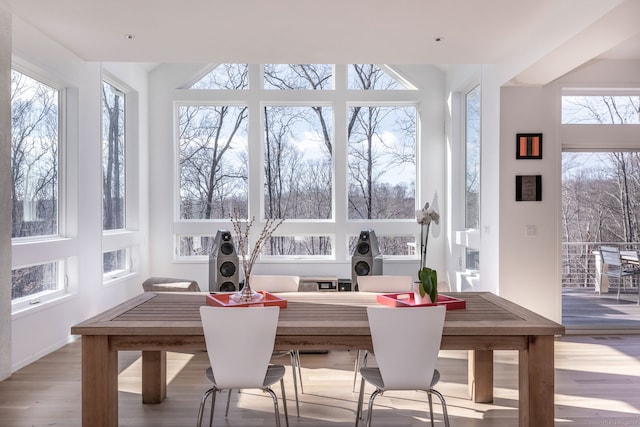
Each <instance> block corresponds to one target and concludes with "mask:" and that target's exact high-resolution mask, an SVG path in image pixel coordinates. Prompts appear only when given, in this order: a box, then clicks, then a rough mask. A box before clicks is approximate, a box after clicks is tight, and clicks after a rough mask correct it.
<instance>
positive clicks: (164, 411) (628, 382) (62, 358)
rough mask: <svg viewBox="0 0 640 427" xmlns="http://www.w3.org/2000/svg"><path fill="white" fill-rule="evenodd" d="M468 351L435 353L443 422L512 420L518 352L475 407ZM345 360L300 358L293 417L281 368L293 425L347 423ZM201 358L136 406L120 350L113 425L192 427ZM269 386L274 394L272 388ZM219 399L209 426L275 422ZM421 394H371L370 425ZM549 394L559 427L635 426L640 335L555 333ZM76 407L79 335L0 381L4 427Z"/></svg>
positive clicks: (266, 408) (393, 416)
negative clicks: (157, 398) (300, 390)
mask: <svg viewBox="0 0 640 427" xmlns="http://www.w3.org/2000/svg"><path fill="white" fill-rule="evenodd" d="M466 356H467V354H466V352H462V351H442V352H441V357H440V359H439V369H440V371H441V372H442V381H441V383H440V384H439V386H438V387H437V388H438V389H439V390H440V391H441V392H442V393H443V394H444V395H445V398H446V400H447V404H448V408H449V415H450V419H451V425H452V426H461V427H471V426H474V427H480V426H487V427H489V426H491V427H507V426H509V427H511V426H516V425H517V404H518V393H517V354H516V353H515V352H510V351H508V352H496V362H497V363H496V369H495V387H496V388H495V402H494V404H492V405H487V404H474V403H473V402H471V401H470V400H469V399H468V398H467V385H466V375H467V362H466ZM353 357H354V355H353V353H349V352H330V353H328V354H303V355H302V365H303V372H302V375H303V381H304V387H305V393H304V394H303V395H301V397H300V400H301V402H300V405H301V407H300V410H301V417H300V418H296V416H295V402H294V400H293V396H294V395H293V385H292V381H291V376H290V374H289V373H287V376H286V377H285V378H286V380H287V383H286V392H287V404H288V407H289V420H290V424H291V426H305V427H315V426H319V427H320V426H352V425H353V424H354V416H355V415H354V414H355V406H356V401H357V393H353V392H352V391H351V388H352V381H353ZM283 362H284V363H286V361H285V360H283ZM206 365H207V360H206V354H205V353H196V354H183V353H169V363H168V366H169V373H168V377H170V378H171V382H170V384H169V386H168V397H167V399H166V400H165V402H164V403H162V404H160V405H143V404H142V403H141V397H140V381H139V378H140V359H139V353H137V352H126V353H121V356H120V368H121V374H120V377H119V388H120V393H119V408H120V418H119V419H120V425H121V426H131V427H141V426H145V427H152V426H153V427H158V426H170V427H182V426H189V427H191V426H193V425H195V420H196V415H197V409H198V403H199V399H200V396H201V393H202V392H203V391H204V390H205V389H206V388H207V381H206V379H205V378H204V375H203V373H204V369H205V366H206ZM275 391H276V393H277V394H278V396H280V390H279V387H276V388H275ZM370 391H371V390H370V389H368V390H367V392H370ZM224 397H226V395H223V398H222V399H219V400H218V404H219V405H217V406H216V417H215V419H214V425H225V426H242V427H247V426H262V425H265V426H273V425H275V420H274V418H273V410H272V408H273V407H272V404H271V400H270V398H269V397H268V396H267V395H265V394H262V393H261V392H258V391H252V390H247V391H243V392H242V393H240V394H236V393H234V394H233V399H232V407H231V411H230V414H229V418H227V419H225V418H224V400H225V399H224ZM424 397H425V395H424V394H423V393H419V392H407V393H402V394H385V395H384V396H382V397H379V398H378V399H376V406H375V409H374V420H373V421H374V422H373V424H374V425H376V426H388V427H392V426H393V427H399V426H418V425H420V426H424V425H428V423H427V419H428V415H427V413H426V412H425V410H426V405H425V404H424V403H423V402H424ZM555 401H556V410H555V414H556V425H557V426H563V425H567V426H572V427H574V426H597V425H601V426H607V425H627V426H629V425H640V336H636V335H622V336H599V337H589V336H565V337H562V338H559V339H558V340H557V342H556V396H555ZM435 412H436V421H437V424H436V425H443V424H442V412H441V407H440V405H437V404H436V405H435ZM80 414H81V407H80V342H74V343H72V344H69V345H67V346H66V347H64V348H62V349H60V350H58V351H56V352H54V353H52V354H50V355H48V356H46V357H44V358H42V359H41V360H39V361H37V362H35V363H33V364H31V365H29V366H27V367H25V368H23V369H21V370H20V371H18V372H16V373H15V374H14V375H12V377H11V378H9V379H7V380H5V381H3V382H1V383H0V426H2V427H23V426H24V427H32V426H64V427H75V426H79V425H80ZM283 421H284V420H283ZM283 426H284V422H283Z"/></svg>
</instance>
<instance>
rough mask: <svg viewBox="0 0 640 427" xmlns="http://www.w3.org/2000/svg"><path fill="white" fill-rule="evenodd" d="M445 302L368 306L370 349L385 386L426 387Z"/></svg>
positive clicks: (441, 327)
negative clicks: (371, 342)
mask: <svg viewBox="0 0 640 427" xmlns="http://www.w3.org/2000/svg"><path fill="white" fill-rule="evenodd" d="M445 311H446V309H445V307H444V306H432V307H410V308H393V307H382V306H372V307H367V316H368V317H369V328H370V329H371V338H372V340H373V352H374V353H375V355H376V362H377V363H378V368H379V369H380V374H381V375H382V380H383V381H384V386H385V389H388V390H394V389H395V390H416V389H422V390H424V389H426V388H428V387H429V385H430V384H431V379H432V378H433V371H434V369H435V367H436V362H437V360H438V352H439V351H440V341H441V340H442V329H443V326H444V317H445Z"/></svg>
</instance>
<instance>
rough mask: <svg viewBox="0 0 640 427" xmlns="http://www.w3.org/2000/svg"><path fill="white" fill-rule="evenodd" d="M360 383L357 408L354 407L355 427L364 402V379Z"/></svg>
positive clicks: (360, 415)
mask: <svg viewBox="0 0 640 427" xmlns="http://www.w3.org/2000/svg"><path fill="white" fill-rule="evenodd" d="M361 381H362V382H361V383H360V393H358V406H357V407H356V427H358V421H360V419H361V418H362V403H363V400H364V378H363V379H362V380H361Z"/></svg>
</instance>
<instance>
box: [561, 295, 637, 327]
mask: <svg viewBox="0 0 640 427" xmlns="http://www.w3.org/2000/svg"><path fill="white" fill-rule="evenodd" d="M616 293H617V289H615V288H613V289H610V290H609V292H608V293H606V294H602V295H600V294H598V293H597V292H596V291H594V290H593V289H573V288H572V289H563V291H562V324H563V325H564V326H565V328H566V333H567V334H577V333H583V334H584V333H586V334H591V333H593V334H595V333H616V334H620V333H633V334H640V306H639V305H638V304H637V302H638V291H637V289H636V288H633V289H632V288H629V289H628V290H627V291H626V292H625V293H621V295H620V300H618V299H617V294H616Z"/></svg>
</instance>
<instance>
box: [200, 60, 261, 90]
mask: <svg viewBox="0 0 640 427" xmlns="http://www.w3.org/2000/svg"><path fill="white" fill-rule="evenodd" d="M189 89H222V90H241V89H249V66H248V65H247V64H220V65H218V66H217V67H215V68H214V69H213V70H211V71H209V72H208V73H207V74H205V75H204V76H203V77H202V78H201V79H200V80H198V81H197V82H195V83H194V84H192V85H191V87H189Z"/></svg>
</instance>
